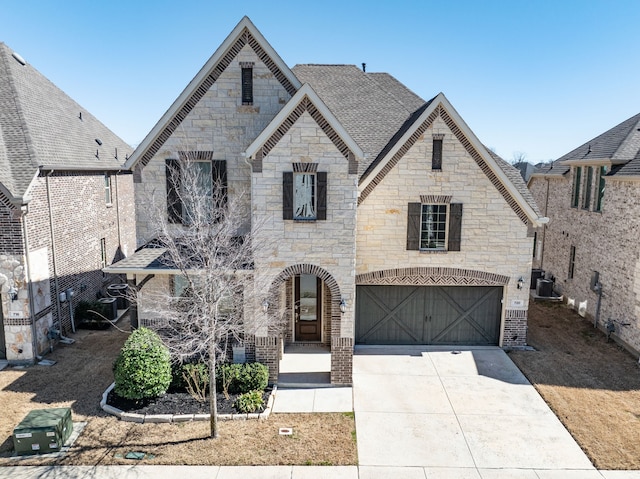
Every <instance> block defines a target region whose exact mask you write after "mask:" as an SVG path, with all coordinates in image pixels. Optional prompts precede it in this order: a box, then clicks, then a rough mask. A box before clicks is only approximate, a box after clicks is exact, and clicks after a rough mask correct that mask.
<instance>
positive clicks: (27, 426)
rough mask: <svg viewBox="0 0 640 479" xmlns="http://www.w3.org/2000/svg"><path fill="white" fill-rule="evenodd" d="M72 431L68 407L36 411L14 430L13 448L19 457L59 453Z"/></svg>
mask: <svg viewBox="0 0 640 479" xmlns="http://www.w3.org/2000/svg"><path fill="white" fill-rule="evenodd" d="M72 431H73V423H72V422H71V409H69V408H68V407H60V408H52V409H36V410H33V411H31V412H30V413H29V414H27V416H26V417H25V418H24V419H23V420H22V422H21V423H20V424H18V425H17V426H16V427H15V428H14V429H13V447H14V449H15V451H16V453H17V454H18V455H19V456H25V455H28V454H46V453H49V452H57V451H59V450H60V448H61V447H62V445H63V444H64V443H65V441H66V440H67V439H69V436H71V432H72Z"/></svg>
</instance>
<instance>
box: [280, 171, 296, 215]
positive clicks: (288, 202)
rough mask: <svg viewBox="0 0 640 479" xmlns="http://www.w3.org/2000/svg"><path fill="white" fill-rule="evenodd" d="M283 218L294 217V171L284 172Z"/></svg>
mask: <svg viewBox="0 0 640 479" xmlns="http://www.w3.org/2000/svg"><path fill="white" fill-rule="evenodd" d="M282 219H283V220H292V219H293V171H285V172H284V173H282Z"/></svg>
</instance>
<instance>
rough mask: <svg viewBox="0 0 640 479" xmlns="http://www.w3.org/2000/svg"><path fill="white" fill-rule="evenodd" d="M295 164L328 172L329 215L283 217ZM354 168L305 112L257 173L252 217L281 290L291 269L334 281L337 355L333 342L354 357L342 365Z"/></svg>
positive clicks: (342, 378)
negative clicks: (286, 180) (287, 176)
mask: <svg viewBox="0 0 640 479" xmlns="http://www.w3.org/2000/svg"><path fill="white" fill-rule="evenodd" d="M293 163H317V171H324V172H327V219H326V220H319V221H294V220H283V219H282V218H283V215H282V205H283V196H282V181H283V180H282V179H283V173H284V172H287V171H293V168H294V167H293ZM349 171H350V169H349V161H348V159H347V158H345V156H344V155H343V154H342V153H341V152H340V151H339V150H338V149H337V148H336V146H335V145H334V143H333V142H332V141H331V139H330V138H329V137H328V136H327V135H326V134H325V133H324V131H323V129H322V128H321V127H320V126H319V125H318V124H317V123H316V121H315V120H314V119H313V117H312V116H311V115H310V114H309V112H307V111H305V112H304V113H302V114H301V116H300V117H298V119H297V120H296V121H295V123H294V124H293V126H291V128H289V130H288V131H287V132H286V134H284V135H283V136H282V137H281V139H280V141H278V143H277V144H276V145H275V146H274V147H273V148H272V149H271V150H270V152H269V154H268V155H266V156H265V157H264V158H263V159H262V169H261V171H260V172H256V173H254V174H253V180H252V199H253V215H252V218H253V219H252V221H253V222H254V224H256V225H261V228H260V229H259V231H258V232H257V243H258V244H264V245H266V246H265V247H263V249H262V251H261V252H259V253H257V254H256V268H257V269H261V270H262V271H266V272H267V275H268V276H269V277H271V278H272V282H275V284H276V286H277V287H278V289H279V288H282V287H284V284H285V283H284V281H286V279H287V278H280V279H278V278H279V277H280V276H281V274H283V272H286V271H289V273H287V274H288V277H291V276H293V275H294V274H297V273H300V272H309V273H311V274H316V275H317V276H320V277H322V278H323V279H324V281H325V282H326V283H330V282H331V281H333V282H334V284H335V286H336V287H337V288H336V290H335V292H332V295H331V298H332V301H331V309H332V312H331V314H332V320H331V327H332V334H331V345H332V357H333V355H334V349H333V346H334V345H335V346H336V347H338V346H339V347H343V348H345V346H344V345H343V343H345V342H349V341H350V344H351V349H349V352H348V353H346V352H344V351H343V352H342V353H340V352H339V350H338V349H336V350H335V353H336V354H341V355H342V356H345V355H347V356H349V359H348V360H345V359H342V360H341V361H339V363H340V364H346V363H347V362H349V361H350V355H351V354H352V349H353V348H352V346H353V334H354V310H355V304H354V303H355V285H354V268H355V227H356V203H357V175H355V174H353V173H350V172H349ZM329 287H331V285H330V284H329ZM332 291H333V290H332ZM270 294H275V292H272V293H270ZM341 298H344V299H345V300H346V302H347V311H346V313H344V314H341V313H340V311H339V302H340V299H341ZM343 338H346V339H343ZM336 341H337V342H336ZM341 345H342V346H341ZM346 348H347V349H348V347H346ZM256 354H257V352H256ZM336 357H337V356H336ZM336 367H337V363H336ZM331 377H332V379H331V381H332V383H340V384H349V383H350V382H351V370H350V369H349V371H348V373H347V372H345V371H343V370H341V369H336V370H335V371H334V370H333V367H332V373H331Z"/></svg>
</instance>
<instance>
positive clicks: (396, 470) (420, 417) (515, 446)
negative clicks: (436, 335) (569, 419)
mask: <svg viewBox="0 0 640 479" xmlns="http://www.w3.org/2000/svg"><path fill="white" fill-rule="evenodd" d="M353 397H354V410H355V413H356V414H355V416H356V430H357V434H358V457H359V463H360V479H368V478H371V479H373V478H382V477H397V478H403V477H407V478H409V477H416V478H418V477H419V478H424V477H425V476H426V477H428V478H430V479H431V478H441V479H442V478H456V479H462V478H474V479H480V478H482V479H486V478H491V477H514V478H523V479H524V478H552V477H553V478H555V477H558V478H560V477H562V478H565V479H566V478H573V477H576V478H580V479H589V478H590V477H594V478H599V477H602V476H600V474H599V473H598V472H597V471H596V470H595V469H594V468H593V466H592V464H591V462H590V461H589V460H588V459H587V457H586V455H585V454H584V453H583V452H582V450H581V449H580V447H579V446H578V445H577V444H576V442H575V441H574V440H573V438H572V437H571V435H570V434H569V433H568V432H567V430H566V429H565V428H564V426H563V425H562V424H561V423H560V421H559V420H558V419H557V418H556V416H555V415H554V414H553V413H552V412H551V410H550V409H549V407H548V406H547V404H546V403H545V402H544V401H543V400H542V398H541V397H540V395H539V394H538V393H537V392H536V390H535V389H534V388H533V386H531V384H530V383H529V382H528V381H527V379H526V378H525V377H524V376H523V375H522V373H521V372H520V370H519V369H518V368H517V367H516V366H515V365H514V364H513V362H512V361H511V359H509V357H508V356H507V355H506V353H505V352H504V351H502V350H501V349H500V348H463V349H462V350H456V351H454V350H451V349H450V348H437V347H419V348H416V347H380V346H378V347H373V346H364V347H357V348H356V354H355V356H354V358H353Z"/></svg>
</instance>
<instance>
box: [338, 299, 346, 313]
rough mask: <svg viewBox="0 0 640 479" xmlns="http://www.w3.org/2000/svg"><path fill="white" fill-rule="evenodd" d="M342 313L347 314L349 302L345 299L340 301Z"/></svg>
mask: <svg viewBox="0 0 640 479" xmlns="http://www.w3.org/2000/svg"><path fill="white" fill-rule="evenodd" d="M340 312H341V313H346V312H347V302H346V300H345V299H344V298H342V299H341V300H340Z"/></svg>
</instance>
